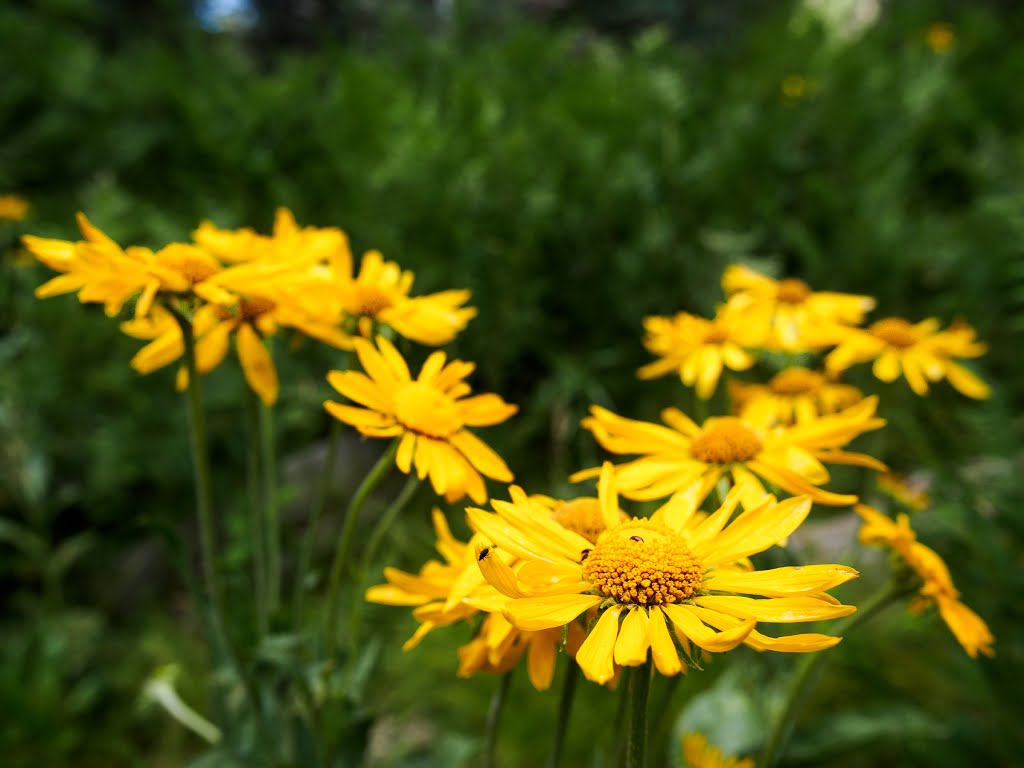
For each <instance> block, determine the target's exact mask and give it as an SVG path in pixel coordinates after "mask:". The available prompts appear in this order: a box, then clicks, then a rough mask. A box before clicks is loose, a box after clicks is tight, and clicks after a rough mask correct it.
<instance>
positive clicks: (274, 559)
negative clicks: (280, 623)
mask: <svg viewBox="0 0 1024 768" xmlns="http://www.w3.org/2000/svg"><path fill="white" fill-rule="evenodd" d="M259 432H260V479H261V480H262V496H263V533H264V541H265V542H266V555H267V560H266V576H267V580H266V600H267V611H268V612H269V613H271V614H272V613H273V612H274V611H275V610H276V609H277V606H278V603H279V602H280V599H281V520H280V517H279V515H278V509H277V458H276V451H275V445H274V409H273V407H272V406H268V405H262V404H261V405H260V406H259Z"/></svg>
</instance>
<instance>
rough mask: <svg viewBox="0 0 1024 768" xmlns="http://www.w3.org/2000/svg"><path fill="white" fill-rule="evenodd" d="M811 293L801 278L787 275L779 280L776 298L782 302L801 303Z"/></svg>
mask: <svg viewBox="0 0 1024 768" xmlns="http://www.w3.org/2000/svg"><path fill="white" fill-rule="evenodd" d="M810 295H811V289H810V287H809V286H808V285H807V283H805V282H804V281H803V280H798V279H797V278H795V277H787V278H786V279H785V280H780V281H779V288H778V294H777V296H778V299H779V301H781V302H782V303H783V304H801V303H802V302H804V301H806V300H807V297H808V296H810Z"/></svg>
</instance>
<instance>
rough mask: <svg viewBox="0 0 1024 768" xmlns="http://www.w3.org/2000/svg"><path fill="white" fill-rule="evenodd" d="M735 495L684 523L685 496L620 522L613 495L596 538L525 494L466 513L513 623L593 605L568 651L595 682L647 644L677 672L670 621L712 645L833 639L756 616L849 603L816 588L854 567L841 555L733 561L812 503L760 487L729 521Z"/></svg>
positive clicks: (840, 608) (790, 615)
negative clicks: (758, 563)
mask: <svg viewBox="0 0 1024 768" xmlns="http://www.w3.org/2000/svg"><path fill="white" fill-rule="evenodd" d="M738 503H739V494H738V493H737V492H736V491H735V490H734V491H733V492H731V493H730V494H729V495H728V496H727V497H726V500H725V503H724V504H723V505H722V506H721V507H720V508H719V509H718V510H717V511H716V512H714V513H712V514H711V515H709V516H708V517H707V518H705V519H704V520H703V521H702V522H700V523H699V524H698V525H696V526H692V525H688V521H689V518H690V516H691V515H692V514H693V513H694V509H693V507H692V506H690V505H667V506H666V507H663V508H662V509H661V510H659V511H658V512H657V513H655V515H654V516H652V517H651V518H644V519H640V518H634V519H632V520H626V521H624V522H623V521H620V519H619V513H620V511H619V509H618V504H617V502H609V503H604V504H602V505H601V507H602V510H604V513H605V515H606V524H607V528H606V529H605V530H604V531H603V532H602V533H601V534H600V535H599V536H598V538H597V541H596V542H591V541H590V540H588V539H586V538H584V537H583V536H580V535H579V534H576V533H574V532H572V531H569V530H567V529H565V528H563V527H562V526H560V525H558V524H557V523H555V522H554V521H544V520H539V519H538V518H537V516H536V515H533V514H531V513H530V512H529V510H525V509H523V508H522V502H517V501H513V502H512V503H505V502H499V501H493V502H492V507H493V508H494V509H495V513H494V514H492V513H488V512H485V511H484V510H481V509H475V508H469V509H467V510H466V514H467V515H468V516H469V519H470V523H471V525H472V526H473V528H474V529H475V530H477V531H478V532H480V533H481V534H483V535H484V536H486V537H487V538H488V539H490V541H491V542H492V543H491V544H489V545H487V546H481V545H478V546H477V564H478V566H479V567H480V570H481V572H482V573H483V575H484V577H485V578H486V579H487V580H488V581H489V582H490V583H491V584H492V585H493V586H494V587H495V588H496V589H497V590H498V591H499V592H502V593H503V594H505V595H507V596H508V597H509V598H510V600H509V602H508V604H507V606H506V608H505V611H504V614H505V617H506V618H507V619H508V620H509V621H510V622H511V623H512V624H513V625H514V626H516V627H518V628H519V629H523V630H530V631H538V630H544V629H552V628H555V627H563V626H567V625H571V624H572V623H574V622H575V621H576V620H577V619H578V618H579V617H581V616H584V615H586V614H588V613H589V612H592V611H595V610H596V611H597V612H598V614H599V617H598V618H597V621H596V623H594V624H593V626H592V628H591V629H590V630H589V632H588V635H587V639H586V640H585V641H584V643H583V645H582V646H580V649H579V651H578V652H577V654H576V662H577V663H578V664H579V666H580V669H582V670H583V673H584V675H586V677H587V678H588V679H590V680H593V681H594V682H597V683H601V684H603V683H606V682H608V681H609V680H611V679H612V678H613V677H614V675H615V668H616V665H618V666H639V665H641V664H644V663H646V661H647V658H648V651H650V655H651V657H652V658H653V661H654V665H655V666H656V667H657V669H658V671H659V672H661V673H662V674H664V675H675V674H678V673H679V672H681V671H682V669H683V664H682V661H681V660H680V656H679V652H678V650H677V645H676V642H677V641H674V640H673V638H672V630H674V632H675V634H676V637H677V640H678V642H679V643H680V644H681V645H682V646H683V648H684V651H685V650H686V649H688V648H689V643H691V642H692V643H693V644H695V645H697V646H698V647H699V648H701V649H703V650H705V651H709V652H712V653H715V652H722V651H727V650H730V649H732V648H735V647H736V646H737V645H739V644H740V643H746V644H747V645H749V646H751V647H753V648H756V649H758V650H775V651H788V652H798V653H799V652H809V651H817V650H822V649H824V648H829V647H831V646H833V645H835V644H836V643H838V642H839V640H840V638H837V637H830V636H827V635H820V634H798V635H789V636H785V637H779V638H773V637H768V636H766V635H763V634H761V633H760V632H758V631H757V630H756V629H755V626H756V624H757V622H759V621H761V622H800V621H816V620H819V619H827V618H836V617H839V616H845V615H847V614H849V613H852V612H853V611H854V610H856V609H855V608H854V607H853V606H848V605H842V604H839V603H838V601H836V600H835V599H834V598H832V597H831V596H829V595H826V594H825V592H826V591H827V590H829V589H831V588H833V587H835V586H838V585H839V584H842V583H844V582H846V581H848V580H850V579H852V578H855V577H856V576H857V575H858V574H857V572H856V571H855V570H853V569H852V568H847V567H845V566H840V565H809V566H802V567H786V568H776V569H772V570H768V571H760V572H758V571H751V570H745V569H741V568H737V567H735V563H737V561H740V560H743V559H745V558H747V557H748V556H749V555H752V554H756V553H757V552H761V551H763V550H765V549H767V548H768V547H770V546H772V545H773V544H775V542H777V541H779V540H780V539H783V538H785V537H786V536H788V535H789V534H791V533H792V532H793V531H794V530H795V529H796V528H797V527H798V526H799V525H800V524H801V523H802V522H803V520H804V519H805V518H806V517H807V513H808V512H809V511H810V508H811V502H810V500H809V499H807V498H806V497H801V498H794V499H787V500H785V501H783V502H780V503H776V502H775V499H774V498H772V497H768V498H766V499H765V501H764V503H762V504H761V505H760V506H758V507H755V508H752V509H748V510H746V511H744V512H743V513H742V514H740V515H739V516H737V517H736V518H735V519H734V520H733V521H732V522H731V523H729V519H730V518H731V517H732V515H733V512H734V511H735V509H736V507H737V505H738ZM502 553H509V554H511V555H512V556H514V557H516V558H518V559H519V560H520V563H519V565H518V567H517V568H515V569H513V568H512V567H510V566H509V565H508V564H507V563H506V562H505V560H504V559H503V557H502V556H501V554H502ZM670 627H671V629H670Z"/></svg>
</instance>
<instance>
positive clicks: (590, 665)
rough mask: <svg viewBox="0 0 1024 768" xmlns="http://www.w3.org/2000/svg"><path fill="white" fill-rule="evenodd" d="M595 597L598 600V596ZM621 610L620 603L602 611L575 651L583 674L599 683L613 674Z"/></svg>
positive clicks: (602, 682)
mask: <svg viewBox="0 0 1024 768" xmlns="http://www.w3.org/2000/svg"><path fill="white" fill-rule="evenodd" d="M597 599H598V601H600V598H597ZM518 602H521V601H518ZM622 610H623V607H622V606H621V605H613V606H612V607H611V608H609V609H608V610H606V611H605V612H604V613H602V614H601V618H599V619H598V620H597V624H595V625H594V628H593V629H591V630H590V634H589V635H587V639H586V640H584V641H583V645H581V646H580V649H579V650H578V651H577V652H576V663H577V664H579V665H580V669H582V670H583V674H584V675H585V676H586V678H587V679H588V680H592V681H593V682H595V683H597V684H599V685H604V684H605V683H607V682H608V681H609V680H611V679H612V678H613V677H614V676H615V665H614V664H613V663H612V662H613V656H614V653H615V638H616V636H617V635H618V633H619V614H620V613H622Z"/></svg>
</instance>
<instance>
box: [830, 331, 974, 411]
mask: <svg viewBox="0 0 1024 768" xmlns="http://www.w3.org/2000/svg"><path fill="white" fill-rule="evenodd" d="M986 349H987V347H986V346H985V345H984V344H982V343H980V342H979V341H977V339H976V338H975V333H974V329H973V328H971V327H970V326H969V325H967V324H966V323H956V324H954V325H952V326H950V327H949V328H947V329H946V330H945V331H940V330H939V321H938V320H936V319H935V318H928V319H927V320H923V321H921V322H920V323H916V324H912V323H909V322H907V321H906V320H904V319H903V318H899V317H887V318H885V319H884V320H879V321H878V322H876V323H873V324H872V325H870V326H868V327H867V328H866V329H864V330H859V329H858V330H855V331H851V332H850V334H849V335H847V337H846V339H844V340H843V341H842V342H841V343H840V344H839V345H838V346H837V347H836V348H835V349H834V350H832V351H831V352H829V354H828V355H827V356H826V357H825V367H826V369H827V370H828V371H829V372H830V373H839V372H841V371H845V370H846V369H847V368H849V367H850V366H852V365H855V364H857V363H862V362H865V361H867V360H873V361H874V363H873V364H872V369H871V370H872V372H873V373H874V374H875V376H876V377H877V378H878V379H880V380H881V381H885V382H890V381H895V380H896V379H897V378H899V376H900V375H901V374H902V375H903V377H904V378H906V380H907V383H908V384H909V385H910V388H911V389H912V390H914V392H915V393H916V394H918V395H926V394H928V382H930V381H931V382H935V381H940V380H941V379H948V381H949V383H950V384H952V385H953V387H954V388H955V389H956V390H958V391H959V392H960V393H961V394H964V395H967V396H968V397H973V398H975V399H977V400H984V399H985V398H987V397H988V396H989V395H990V394H991V390H990V389H989V387H988V385H987V384H985V382H983V381H982V380H981V379H979V378H978V377H977V376H975V375H974V374H973V373H971V372H970V371H969V370H967V368H965V367H964V366H962V365H959V364H958V363H955V362H953V360H952V358H972V357H979V356H981V355H983V354H985V351H986Z"/></svg>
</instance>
